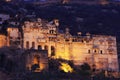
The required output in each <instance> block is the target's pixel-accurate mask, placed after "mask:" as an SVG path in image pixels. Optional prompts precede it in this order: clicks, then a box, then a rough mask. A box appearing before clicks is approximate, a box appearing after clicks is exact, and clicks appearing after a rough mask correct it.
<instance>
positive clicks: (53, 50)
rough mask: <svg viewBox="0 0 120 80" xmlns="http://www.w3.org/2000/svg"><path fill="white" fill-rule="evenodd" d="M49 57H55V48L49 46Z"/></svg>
mask: <svg viewBox="0 0 120 80" xmlns="http://www.w3.org/2000/svg"><path fill="white" fill-rule="evenodd" d="M51 56H55V47H54V46H51Z"/></svg>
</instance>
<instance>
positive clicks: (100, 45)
mask: <svg viewBox="0 0 120 80" xmlns="http://www.w3.org/2000/svg"><path fill="white" fill-rule="evenodd" d="M7 32H8V35H7V36H6V37H7V40H6V41H7V45H8V46H16V47H19V48H23V49H25V50H29V49H35V50H46V51H47V53H48V57H51V58H62V59H65V60H72V61H73V62H74V64H75V65H81V64H83V63H85V62H86V63H89V64H90V66H93V65H94V67H95V68H96V69H99V70H110V71H119V66H118V55H117V45H116V37H114V36H106V35H91V34H89V33H86V35H85V36H82V33H81V32H78V35H77V36H72V35H71V34H70V32H69V28H66V29H65V32H64V33H63V32H60V30H59V20H57V19H54V20H53V21H50V22H48V21H46V20H42V19H40V18H38V19H37V20H36V21H25V22H24V24H23V26H22V31H21V30H19V28H15V27H8V29H7ZM1 38H2V36H1V37H0V43H2V40H4V41H5V37H3V39H1ZM2 45H3V43H2V44H1V45H0V46H2ZM34 54H36V53H34ZM34 54H33V55H34ZM31 55H32V54H31ZM40 57H41V56H40ZM29 59H30V58H29ZM33 60H34V59H33ZM30 64H32V63H30ZM27 66H30V65H27Z"/></svg>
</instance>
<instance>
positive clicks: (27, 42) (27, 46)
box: [26, 41, 29, 49]
mask: <svg viewBox="0 0 120 80" xmlns="http://www.w3.org/2000/svg"><path fill="white" fill-rule="evenodd" d="M26 48H27V49H29V41H26Z"/></svg>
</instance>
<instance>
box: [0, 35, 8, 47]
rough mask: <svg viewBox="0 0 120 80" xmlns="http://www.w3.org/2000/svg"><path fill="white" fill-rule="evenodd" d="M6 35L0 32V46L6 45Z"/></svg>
mask: <svg viewBox="0 0 120 80" xmlns="http://www.w3.org/2000/svg"><path fill="white" fill-rule="evenodd" d="M6 40H7V37H6V36H5V35H2V34H0V48H1V47H3V46H7V41H6Z"/></svg>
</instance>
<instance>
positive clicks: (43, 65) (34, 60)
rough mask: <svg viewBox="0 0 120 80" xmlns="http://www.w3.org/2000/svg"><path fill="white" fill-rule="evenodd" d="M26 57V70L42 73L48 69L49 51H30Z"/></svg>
mask: <svg viewBox="0 0 120 80" xmlns="http://www.w3.org/2000/svg"><path fill="white" fill-rule="evenodd" d="M25 54H27V57H26V68H27V69H28V70H31V71H34V72H41V71H42V70H47V69H48V54H47V51H43V50H41V51H34V50H33V51H30V53H29V52H28V53H25Z"/></svg>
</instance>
